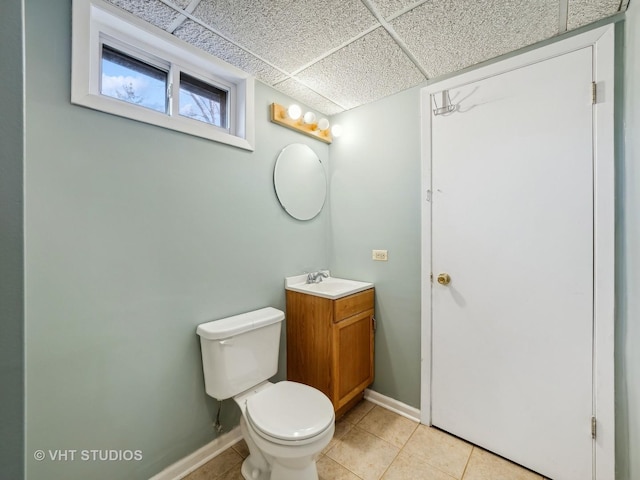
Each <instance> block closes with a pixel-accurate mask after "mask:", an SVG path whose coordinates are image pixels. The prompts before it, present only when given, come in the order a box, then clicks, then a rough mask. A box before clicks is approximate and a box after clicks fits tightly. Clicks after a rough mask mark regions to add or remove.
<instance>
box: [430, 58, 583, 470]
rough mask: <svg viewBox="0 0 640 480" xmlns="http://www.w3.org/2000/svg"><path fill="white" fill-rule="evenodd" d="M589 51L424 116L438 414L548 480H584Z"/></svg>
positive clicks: (456, 95) (492, 82)
mask: <svg viewBox="0 0 640 480" xmlns="http://www.w3.org/2000/svg"><path fill="white" fill-rule="evenodd" d="M592 58H593V54H592V47H587V48H582V49H581V50H577V51H574V52H572V53H568V54H565V55H562V56H559V57H556V58H553V59H551V60H546V61H543V62H539V63H536V64H533V65H529V66H526V67H523V68H519V69H516V70H512V71H510V72H507V73H503V74H501V75H497V76H494V77H491V78H487V79H484V80H481V81H478V82H476V83H472V84H469V85H466V86H464V87H462V88H456V89H453V90H450V92H449V96H450V98H451V102H452V103H453V104H455V105H457V111H455V112H453V113H449V114H446V115H439V116H434V117H433V118H432V136H431V139H432V144H431V147H432V172H431V179H432V192H433V197H432V198H433V200H432V207H431V208H432V230H431V231H432V271H433V285H432V309H433V310H432V329H433V330H432V358H431V361H432V376H431V380H432V384H431V395H432V397H431V409H432V410H431V420H432V423H433V425H435V426H437V427H440V428H442V429H444V430H446V431H449V432H451V433H453V434H455V435H458V436H460V437H462V438H464V439H467V440H469V441H471V442H472V443H475V444H478V445H480V446H482V447H484V448H486V449H488V450H490V451H493V452H495V453H497V454H499V455H501V456H504V457H506V458H509V459H511V460H513V461H515V462H517V463H520V464H522V465H524V466H526V467H528V468H530V469H532V470H534V471H537V472H539V473H541V474H543V475H545V476H547V477H550V478H553V479H554V480H586V479H590V478H592V459H593V454H592V449H593V443H592V442H593V440H592V437H591V417H592V414H593V413H592V412H593V408H594V407H593V400H592V399H593V390H592V385H593V382H592V376H593V369H592V360H593V354H592V351H593V325H594V323H593V298H594V297H593V289H594V282H593V268H594V263H593V248H594V242H593V216H594V209H593V205H594V203H593V151H592V148H593V147H592V143H593V142H592V127H593V125H592V123H593V122H592V117H593V111H592V102H591V82H592V68H593V67H592ZM436 98H438V99H439V96H437V95H436ZM439 273H447V274H448V275H450V278H451V282H450V283H449V284H448V285H446V286H445V285H441V284H439V283H437V275H438V274H439Z"/></svg>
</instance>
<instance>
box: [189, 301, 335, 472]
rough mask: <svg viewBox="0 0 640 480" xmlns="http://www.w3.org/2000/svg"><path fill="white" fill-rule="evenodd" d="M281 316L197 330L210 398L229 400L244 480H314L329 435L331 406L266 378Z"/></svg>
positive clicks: (274, 361) (317, 395) (273, 313)
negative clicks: (236, 409)
mask: <svg viewBox="0 0 640 480" xmlns="http://www.w3.org/2000/svg"><path fill="white" fill-rule="evenodd" d="M283 320H284V313H283V312H281V311H280V310H277V309H275V308H271V307H267V308H263V309H260V310H256V311H253V312H248V313H243V314H242V315H236V316H233V317H228V318H224V319H221V320H216V321H213V322H208V323H203V324H201V325H198V329H197V330H196V332H197V333H198V335H200V345H201V347H202V366H203V368H204V383H205V389H206V391H207V394H209V395H211V396H212V397H214V398H217V399H218V400H223V399H226V398H230V397H233V399H234V400H235V401H236V403H237V404H238V405H239V406H240V409H241V410H242V418H241V419H240V428H241V430H242V434H243V436H244V439H245V441H246V442H247V445H248V447H249V453H250V454H249V456H248V457H247V459H246V460H245V461H244V463H243V464H242V476H243V477H244V478H245V479H246V480H318V472H317V470H316V458H317V456H318V454H319V453H320V452H321V451H322V449H323V448H324V447H326V446H327V445H328V444H329V441H331V438H332V437H333V431H334V421H335V415H334V412H333V405H332V403H331V401H330V400H329V399H328V398H327V397H326V395H324V394H323V393H322V392H320V391H319V390H316V389H315V388H312V387H309V386H307V385H303V384H301V383H295V382H286V381H284V382H278V383H275V384H274V383H270V382H268V381H267V379H269V378H270V377H272V376H273V375H275V373H276V371H277V369H278V352H279V349H280V348H279V347H280V328H281V325H282V321H283Z"/></svg>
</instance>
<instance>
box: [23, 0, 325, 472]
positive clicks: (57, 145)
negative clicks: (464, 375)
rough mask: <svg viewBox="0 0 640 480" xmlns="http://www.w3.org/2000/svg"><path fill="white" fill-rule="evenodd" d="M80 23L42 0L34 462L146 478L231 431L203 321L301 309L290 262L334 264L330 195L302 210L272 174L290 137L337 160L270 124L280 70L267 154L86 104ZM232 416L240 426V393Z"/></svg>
mask: <svg viewBox="0 0 640 480" xmlns="http://www.w3.org/2000/svg"><path fill="white" fill-rule="evenodd" d="M70 27H71V0H65V1H56V2H52V1H50V0H27V2H26V59H27V65H26V72H27V83H26V94H27V101H26V109H27V111H26V118H27V124H26V170H25V177H26V187H25V189H26V197H25V203H26V215H25V235H26V247H25V254H26V265H25V275H26V342H27V343H26V345H27V349H26V350H27V352H26V369H27V373H26V383H27V401H26V406H27V447H26V455H27V462H28V463H27V474H28V478H29V479H30V480H41V479H42V480H45V479H46V480H58V479H59V480H63V479H64V480H72V479H89V478H90V479H92V480H99V479H109V480H116V479H123V480H124V479H126V480H135V479H146V478H148V477H150V476H152V475H154V474H156V473H158V472H159V471H160V470H162V469H163V468H164V467H166V466H167V465H169V464H171V463H173V462H175V461H176V460H178V459H180V458H182V457H184V456H186V455H187V454H190V453H192V452H193V451H195V450H196V449H198V448H199V447H201V446H203V445H204V444H206V443H207V442H209V441H210V440H212V439H213V438H214V437H215V436H216V433H215V432H214V429H213V427H212V422H213V421H214V419H215V414H216V411H217V404H216V402H215V401H214V400H213V399H211V398H209V397H208V396H207V395H206V394H205V392H204V385H203V378H202V367H201V359H200V347H199V341H198V337H197V336H196V334H195V328H196V325H198V324H199V323H201V322H205V321H209V320H213V319H216V318H221V317H224V316H227V315H230V314H236V313H241V312H243V311H248V310H252V309H256V308H259V307H263V306H268V305H270V306H274V307H277V308H281V309H284V307H285V300H284V277H285V276H287V275H291V274H297V273H302V272H303V271H304V270H309V269H311V268H321V267H326V266H327V264H328V254H327V239H326V232H327V229H328V220H327V219H328V211H326V210H325V212H323V213H322V214H320V215H319V216H318V217H316V218H315V219H314V220H312V221H310V222H299V221H297V220H294V219H292V218H290V217H289V216H288V215H287V214H286V213H285V212H284V211H283V210H282V208H281V207H280V205H279V204H278V201H277V198H276V196H275V193H274V189H273V183H272V176H273V167H274V164H275V160H276V158H277V155H278V153H279V151H280V149H282V148H283V147H284V146H285V145H287V144H290V143H293V142H302V143H306V144H308V145H309V146H310V147H311V148H312V149H313V150H314V151H315V152H316V153H317V154H318V156H319V157H320V159H321V160H322V161H323V162H324V163H325V166H326V164H327V162H328V146H326V145H325V144H323V143H320V142H317V141H315V140H313V139H308V140H307V139H306V137H303V136H301V135H299V134H296V133H295V132H292V131H290V130H287V129H284V128H282V127H280V126H277V125H275V124H272V123H270V122H269V121H268V112H269V110H268V106H269V104H270V103H271V102H274V101H276V102H279V103H289V102H290V100H289V99H288V98H286V97H285V96H283V95H282V94H280V93H277V92H276V91H274V90H272V89H271V88H269V87H266V86H264V85H263V84H258V85H257V87H256V98H257V100H256V118H257V125H256V128H257V135H256V151H255V152H254V153H251V152H247V151H244V150H240V149H235V148H232V147H228V146H225V145H221V144H217V143H214V142H210V141H206V140H203V139H200V138H196V137H191V136H188V135H185V134H181V133H177V132H173V131H169V130H164V129H161V128H159V127H155V126H151V125H146V124H143V123H138V122H135V121H131V120H126V119H122V118H120V117H116V116H112V115H108V114H105V113H101V112H97V111H93V110H90V109H86V108H82V107H78V106H75V105H72V104H70V102H69V98H70ZM283 362H284V359H282V361H281V365H282V364H283ZM280 372H281V373H280V377H282V376H283V375H282V372H283V369H282V368H281V370H280ZM222 418H223V423H224V425H225V426H226V427H227V428H229V427H233V426H235V425H237V421H238V418H239V415H238V410H237V407H236V406H235V404H234V402H233V401H226V402H225V404H224V406H223V415H222ZM36 449H43V450H45V451H47V450H49V449H77V450H82V449H131V450H136V449H139V450H142V452H143V460H142V461H140V462H86V461H78V460H76V461H73V462H71V461H67V462H59V461H58V462H55V461H51V460H45V461H42V462H36V461H35V460H34V459H33V454H34V451H35V450H36Z"/></svg>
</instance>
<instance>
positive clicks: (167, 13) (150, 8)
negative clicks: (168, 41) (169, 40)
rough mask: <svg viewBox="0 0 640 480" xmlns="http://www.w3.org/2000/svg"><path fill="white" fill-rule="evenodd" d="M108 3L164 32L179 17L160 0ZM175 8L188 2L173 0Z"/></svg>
mask: <svg viewBox="0 0 640 480" xmlns="http://www.w3.org/2000/svg"><path fill="white" fill-rule="evenodd" d="M107 1H108V2H109V3H111V4H113V5H115V6H117V7H120V8H122V9H123V10H126V11H127V12H130V13H132V14H134V15H135V16H136V17H139V18H141V19H142V20H145V21H147V22H149V23H151V24H152V25H155V26H156V27H159V28H162V29H163V30H165V29H166V28H167V27H168V26H169V25H171V23H172V22H173V21H174V20H175V19H176V18H177V17H178V16H179V15H180V14H179V13H178V12H177V11H175V10H174V9H173V8H171V7H168V6H167V5H165V4H164V3H162V2H161V1H160V0H107ZM174 4H175V5H176V6H177V7H180V8H184V7H186V6H187V5H188V4H189V1H188V0H175V1H174Z"/></svg>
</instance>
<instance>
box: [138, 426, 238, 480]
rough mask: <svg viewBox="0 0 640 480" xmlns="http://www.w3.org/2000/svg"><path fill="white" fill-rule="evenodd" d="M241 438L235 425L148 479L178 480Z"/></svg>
mask: <svg viewBox="0 0 640 480" xmlns="http://www.w3.org/2000/svg"><path fill="white" fill-rule="evenodd" d="M241 439H242V432H240V427H239V426H238V427H236V428H234V429H233V430H231V431H230V432H227V433H224V434H222V435H220V436H219V437H217V438H215V439H214V440H213V441H212V442H210V443H207V444H206V445H205V446H204V447H201V448H199V449H198V450H196V451H195V452H193V453H191V454H189V455H187V456H186V457H184V458H182V459H181V460H178V461H177V462H176V463H174V464H173V465H169V466H168V467H167V468H165V469H164V470H162V471H161V472H160V473H158V474H157V475H154V476H153V477H151V478H150V479H149V480H180V479H181V478H184V477H186V476H187V475H189V474H190V473H191V472H193V471H194V470H196V469H198V468H200V467H201V466H202V465H204V464H205V463H207V462H208V461H209V460H211V459H212V458H214V457H217V456H218V455H220V454H221V453H222V452H224V451H225V450H226V449H227V448H229V447H230V446H231V445H234V444H235V443H237V442H238V441H240V440H241Z"/></svg>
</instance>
